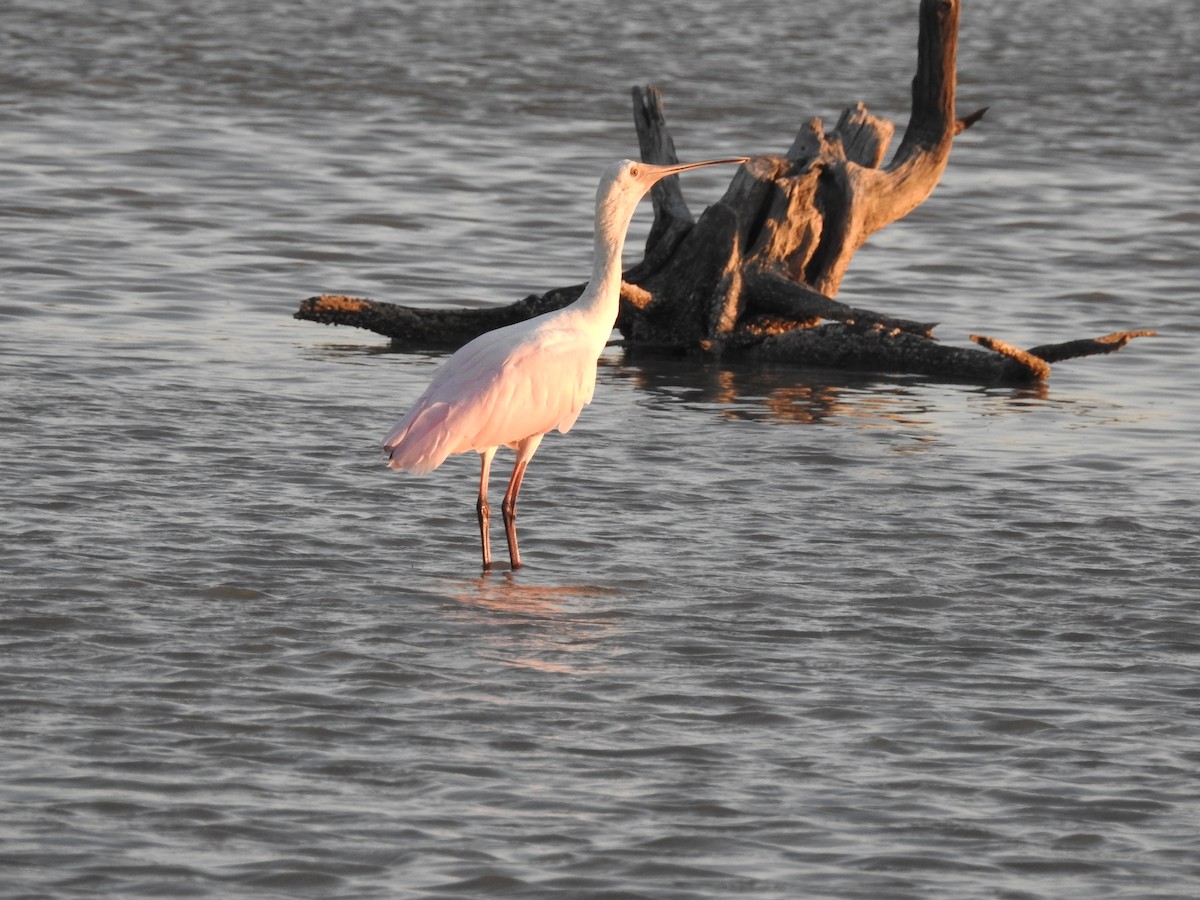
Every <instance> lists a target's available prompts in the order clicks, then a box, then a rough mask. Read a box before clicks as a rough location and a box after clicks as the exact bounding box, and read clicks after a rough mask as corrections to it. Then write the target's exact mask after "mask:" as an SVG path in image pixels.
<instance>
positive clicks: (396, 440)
mask: <svg viewBox="0 0 1200 900" xmlns="http://www.w3.org/2000/svg"><path fill="white" fill-rule="evenodd" d="M748 161H749V158H748V157H744V156H738V157H728V158H724V159H711V160H706V161H703V162H691V163H675V164H671V165H656V164H651V163H645V162H637V161H634V160H629V159H624V160H618V161H617V162H614V163H611V164H610V165H609V166H608V167H607V168H605V170H604V172H603V174H602V175H601V177H600V183H599V186H598V187H597V189H596V212H595V231H594V236H593V241H594V244H595V251H594V252H595V256H594V258H593V261H592V274H591V278H590V280H589V281H588V283H587V285H586V286H585V288H584V290H583V293H582V294H580V296H579V297H578V299H576V300H575V301H574V302H573V303H571V304H569V305H567V306H565V307H563V308H561V309H557V310H553V311H551V312H548V313H543V314H542V315H540V316H535V317H533V318H530V319H526V320H524V321H521V322H516V323H513V324H511V325H505V326H503V327H501V328H497V329H495V330H493V331H488V332H485V333H483V334H481V335H479V336H478V337H476V338H475V339H474V340H472V341H470V342H469V343H467V344H464V345H463V346H462V347H461V348H459V349H458V350H457V351H456V352H455V353H454V354H453V355H451V356H450V358H449V359H447V360H446V361H445V362H444V363H443V364H442V365H441V366H440V367H439V368H438V369H437V371H436V372H435V373H434V375H433V378H432V380H431V381H430V383H429V386H428V387H427V388H426V389H425V392H424V393H422V394H421V396H420V397H419V398H418V399H417V400H416V402H415V403H414V404H413V405H412V406H411V407H410V408H409V410H408V412H407V413H406V414H405V415H404V417H403V418H401V419H400V421H399V422H397V423H396V425H395V427H394V428H392V430H391V432H390V433H389V434H388V435H387V438H386V439H385V440H384V444H383V449H384V459H385V461H386V462H387V465H388V466H389V467H390V468H392V469H396V470H402V471H407V472H410V473H413V474H417V475H420V474H424V473H426V472H431V471H432V470H434V469H436V468H437V467H438V466H440V465H441V464H442V463H443V462H444V461H445V460H446V458H447V457H449V456H452V455H455V454H459V453H466V452H468V451H472V450H473V451H475V452H477V453H478V454H479V455H480V457H481V468H480V475H479V495H478V498H477V500H476V503H475V512H476V517H477V519H478V522H479V533H480V541H481V543H482V549H483V570H484V572H487V571H488V570H490V569H492V567H493V563H492V554H491V546H490V538H489V528H488V526H489V522H490V519H491V507H490V505H489V504H488V481H489V476H490V474H491V466H492V460H493V458H494V457H495V455H496V451H497V450H498V449H499V448H500V447H503V446H507V447H511V448H512V449H514V450H515V451H516V462H515V463H514V464H513V470H512V476H511V478H510V479H509V482H508V489H507V490H506V492H505V494H504V500H503V502H502V503H501V505H500V510H501V514H502V517H503V520H504V531H505V536H506V538H507V540H508V553H509V561H510V563H511V566H512V569H513V570H516V569H519V568H521V566H522V562H521V554H520V549H519V548H518V546H517V526H516V520H517V494H518V493H519V492H520V490H521V483H522V481H523V480H524V477H525V469H526V467H527V466H528V465H529V461H530V459H531V458H532V457H533V454H534V453H535V452H536V451H537V449H538V445H539V444H541V441H542V438H543V437H544V436H545V435H546V434H547V433H548V432H550V431H553V430H554V429H558V431H560V432H563V433H566V432H567V431H569V430H570V428H571V426H572V425H574V424H575V420H576V419H577V418H578V416H579V413H580V411H581V410H582V409H583V407H584V406H586V405H587V404H588V403H590V402H591V400H592V395H593V392H594V390H595V387H596V363H597V360H598V359H599V357H600V354H601V352H603V350H604V347H605V345H606V344H607V342H608V338H609V337H610V335H611V334H612V330H613V327H614V326H615V324H616V319H617V312H618V308H619V305H620V294H621V252H622V249H623V248H624V244H625V235H626V232H627V231H628V230H629V224H630V222H631V221H632V220H633V214H634V211H635V209H636V208H637V205H638V203H639V201H641V199H642V198H643V197H644V196H645V195H646V194H647V193H648V192H649V191H650V189H651V187H653V186H654V184H655V183H656V182H658V181H660V180H661V179H663V178H666V177H668V176H671V175H676V174H678V173H680V172H685V171H688V170H690V169H698V168H701V167H703V166H713V165H719V164H723V163H745V162H748Z"/></svg>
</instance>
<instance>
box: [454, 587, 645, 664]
mask: <svg viewBox="0 0 1200 900" xmlns="http://www.w3.org/2000/svg"><path fill="white" fill-rule="evenodd" d="M620 594H621V592H620V591H618V590H616V589H613V588H603V587H598V586H595V585H535V584H524V583H522V582H521V581H520V580H518V579H517V578H515V577H514V576H513V574H512V573H511V572H503V573H492V574H488V575H482V576H480V577H479V578H473V579H471V580H469V581H465V582H458V583H457V584H456V585H455V586H454V587H453V588H452V590H451V591H450V596H451V597H452V598H453V599H454V600H455V601H456V602H457V603H459V604H460V605H461V607H460V608H461V609H463V610H464V611H472V612H474V613H478V614H483V613H486V614H490V615H495V616H497V617H498V618H499V621H498V622H496V621H493V622H490V623H489V627H488V628H487V629H486V630H485V631H484V632H483V635H484V640H485V641H486V646H487V648H488V651H489V655H491V656H493V657H494V658H495V659H497V660H499V661H500V662H502V663H504V664H505V665H509V666H516V667H519V668H525V669H534V670H537V671H539V672H548V673H554V674H566V675H577V674H580V673H582V672H595V671H598V670H600V669H602V668H604V667H603V666H602V665H597V664H596V658H597V657H596V655H595V654H593V653H592V652H591V651H592V650H593V649H594V648H595V647H596V645H597V643H598V641H599V639H600V638H601V637H602V636H603V635H604V634H606V633H607V632H609V631H610V630H611V629H612V627H613V618H612V617H610V616H607V615H605V614H604V613H602V612H598V613H595V614H589V612H588V610H587V609H586V607H584V608H579V607H580V606H581V604H580V603H579V601H581V600H588V599H592V598H597V597H608V596H620ZM497 624H499V625H520V626H521V627H519V628H503V627H500V628H498V627H495V626H496V625H497Z"/></svg>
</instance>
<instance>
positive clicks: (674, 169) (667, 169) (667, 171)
mask: <svg viewBox="0 0 1200 900" xmlns="http://www.w3.org/2000/svg"><path fill="white" fill-rule="evenodd" d="M749 161H750V157H748V156H729V157H726V158H725V159H706V160H704V161H703V162H690V163H674V164H672V165H669V166H657V165H652V164H650V163H646V164H645V165H646V168H647V169H649V170H650V171H651V172H652V173H654V174H655V175H657V176H658V177H659V178H666V177H667V176H668V175H677V174H679V173H680V172H686V171H687V170H688V169H700V168H703V167H704V166H719V165H721V164H722V163H745V162H749Z"/></svg>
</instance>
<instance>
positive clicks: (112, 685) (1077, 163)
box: [0, 0, 1200, 898]
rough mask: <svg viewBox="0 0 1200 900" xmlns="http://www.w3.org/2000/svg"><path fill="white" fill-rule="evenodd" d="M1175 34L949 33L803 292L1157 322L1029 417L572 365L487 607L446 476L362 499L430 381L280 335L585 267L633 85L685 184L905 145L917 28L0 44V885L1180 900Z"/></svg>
mask: <svg viewBox="0 0 1200 900" xmlns="http://www.w3.org/2000/svg"><path fill="white" fill-rule="evenodd" d="M1187 6H1188V4H1178V3H1167V2H1165V0H1163V2H1157V0H1147V2H1143V3H1140V4H1130V5H1128V6H1127V5H1126V4H1120V3H1116V2H1109V0H1099V2H1095V3H1092V4H1090V5H1089V6H1088V7H1087V9H1086V10H1072V12H1071V14H1070V15H1063V14H1062V13H1061V11H1060V10H1059V9H1058V7H1056V6H1054V5H1052V4H1050V5H1048V4H1038V3H1032V2H1014V3H1007V4H993V5H991V6H990V7H988V6H985V5H984V4H977V3H974V2H970V0H968V3H967V6H966V9H965V10H964V13H963V26H962V28H963V30H962V47H961V51H960V60H961V75H962V83H961V87H960V100H959V103H960V108H961V109H962V110H963V111H964V112H965V111H970V110H972V109H975V108H977V107H979V106H983V105H990V106H991V110H990V111H989V113H988V116H987V118H986V119H985V120H984V122H983V123H982V124H980V125H979V126H976V128H974V129H972V130H971V131H969V132H966V133H965V134H964V135H962V137H961V138H960V139H959V142H958V143H957V145H956V148H955V152H954V155H953V157H952V160H951V164H950V168H949V170H948V171H947V173H946V176H945V178H944V180H943V182H942V184H941V186H940V187H939V189H938V191H937V192H936V193H935V194H934V196H933V198H932V199H931V200H930V201H929V202H928V203H927V204H925V206H923V207H922V208H920V209H919V210H918V211H916V212H915V213H914V214H913V215H912V216H911V217H910V218H909V219H908V220H906V221H905V222H903V223H899V224H897V225H894V226H892V227H890V228H889V229H887V230H885V231H884V232H882V233H880V234H879V235H878V236H877V237H876V238H875V239H874V240H873V241H872V243H871V244H870V245H869V246H868V247H867V248H865V249H864V250H863V251H861V252H860V254H859V255H858V257H857V258H856V260H855V262H854V264H853V266H852V267H851V270H850V273H849V275H848V276H847V279H846V281H845V284H844V287H843V291H842V298H843V299H845V300H846V301H847V302H850V303H854V304H856V305H862V306H868V307H874V308H878V309H881V310H884V311H889V312H893V313H895V314H898V315H904V316H908V317H911V318H919V319H937V320H939V321H941V323H942V325H941V326H940V328H939V334H940V336H941V337H942V339H943V340H944V341H947V342H954V343H962V342H964V341H965V340H966V335H967V334H968V333H970V332H972V331H979V332H983V333H986V334H991V335H994V336H996V337H1000V338H1003V339H1005V340H1009V341H1012V342H1014V343H1018V344H1023V345H1026V346H1029V345H1033V344H1036V343H1041V342H1045V341H1050V340H1065V339H1070V338H1074V337H1082V336H1090V335H1099V334H1103V333H1106V332H1108V331H1111V330H1115V329H1120V328H1158V329H1159V330H1160V331H1161V336H1160V337H1158V338H1155V339H1147V340H1144V341H1140V342H1136V343H1135V344H1133V345H1131V346H1130V347H1128V348H1126V349H1125V350H1124V351H1122V352H1121V353H1119V354H1116V355H1115V356H1111V357H1107V358H1095V359H1089V360H1079V361H1073V362H1069V363H1064V364H1061V365H1059V366H1056V367H1055V371H1054V373H1053V376H1052V378H1051V381H1050V382H1049V384H1048V385H1047V386H1046V387H1045V388H1042V389H1035V390H1011V389H1003V390H1001V389H981V388H976V387H972V386H964V385H944V384H937V383H929V382H926V381H923V380H921V379H913V378H894V377H886V376H861V377H860V376H848V375H845V374H841V373H836V372H824V371H804V370H800V371H796V370H770V371H765V372H753V371H749V370H744V369H740V370H739V369H727V368H722V367H697V366H693V365H683V364H676V363H671V364H668V363H654V362H649V361H638V362H637V363H632V362H628V361H626V360H624V359H623V357H622V355H621V352H620V351H619V350H617V349H613V350H610V351H609V352H607V353H606V354H605V356H604V357H603V359H602V360H601V367H600V376H599V385H598V389H597V395H596V401H595V403H594V404H593V405H592V406H591V407H589V408H588V409H587V410H586V411H585V412H584V414H583V416H582V417H581V419H580V421H579V423H578V425H577V426H576V428H575V430H574V431H572V433H571V434H570V435H568V436H566V437H562V436H557V435H556V436H552V437H550V438H548V439H547V440H546V441H545V443H544V444H543V448H542V450H541V451H540V452H539V454H538V456H537V458H536V459H535V461H534V463H533V466H532V467H531V469H530V476H529V479H528V480H527V486H526V489H525V491H524V492H523V495H522V497H523V506H522V527H523V532H522V534H523V542H522V549H523V551H524V553H525V556H526V561H527V563H528V564H529V565H528V568H526V569H524V570H522V571H520V572H518V573H515V574H509V573H495V574H493V575H491V576H490V577H487V578H483V577H480V576H479V574H478V571H477V561H476V557H477V546H476V538H475V536H474V526H473V523H472V519H473V510H472V506H473V491H474V485H473V479H474V477H475V472H476V465H477V464H476V462H475V461H473V460H472V459H468V458H457V459H455V460H452V461H451V462H449V463H447V465H446V466H445V467H444V468H443V469H441V470H439V472H438V473H436V474H434V475H432V476H430V477H427V478H420V479H417V478H409V477H404V476H398V475H396V474H394V473H390V472H388V471H387V470H385V469H383V467H381V466H380V465H379V463H378V460H377V446H378V443H379V440H380V439H381V437H382V435H383V433H384V432H386V430H387V428H388V427H390V425H391V423H392V421H393V420H394V419H395V418H396V417H397V416H398V415H399V414H400V412H401V411H402V410H403V409H404V408H405V406H406V404H407V403H408V402H410V401H411V400H412V399H413V398H414V397H415V396H416V395H417V394H418V393H419V391H420V389H421V387H422V385H423V384H424V382H425V381H426V380H427V378H428V377H429V375H430V372H431V371H432V368H433V366H434V365H435V364H436V363H437V361H438V360H437V357H435V356H432V355H425V354H407V355H399V354H391V353H385V352H380V351H381V350H383V349H385V348H384V346H383V344H384V342H383V341H382V339H379V338H377V337H375V336H373V335H370V334H368V333H365V332H357V331H353V330H344V329H343V330H331V329H326V328H323V327H320V326H316V325H312V324H308V323H301V322H296V321H294V320H293V319H292V318H291V313H292V312H293V311H294V310H295V308H296V306H297V304H298V302H299V301H300V300H301V299H302V298H304V297H306V296H308V295H311V294H314V293H318V292H321V291H338V292H346V293H356V294H360V295H366V296H374V297H378V298H380V299H387V300H394V301H399V302H405V303H414V304H429V305H433V304H441V303H446V304H453V303H486V302H510V301H511V300H514V299H517V298H519V297H521V296H523V295H524V294H525V293H528V292H529V291H532V290H541V289H545V288H549V287H554V286H558V285H562V284H570V283H574V282H576V281H578V280H580V278H581V277H582V274H583V273H585V272H586V271H587V268H588V262H589V260H588V253H589V251H590V240H589V230H590V225H589V215H590V204H591V199H592V193H593V190H594V183H595V178H596V175H597V173H598V172H599V170H600V168H601V167H602V166H603V165H604V163H605V162H607V161H608V160H609V159H612V158H615V157H619V156H625V155H629V154H630V153H631V152H632V151H633V148H634V147H635V143H634V139H633V133H632V127H631V126H630V125H629V123H628V116H629V114H628V106H629V101H628V95H627V89H628V87H629V85H631V84H634V83H640V82H654V83H657V84H660V85H661V86H662V87H663V88H664V90H665V91H666V100H667V110H668V116H669V120H670V121H671V124H672V127H673V130H674V133H675V136H676V141H677V144H678V146H679V148H680V152H681V155H683V156H684V157H685V158H702V157H708V156H717V155H727V154H733V153H743V152H750V153H754V152H771V151H774V152H778V151H780V150H782V149H784V148H786V147H787V145H788V144H789V143H790V141H791V138H792V136H793V134H794V131H795V129H796V128H797V127H798V126H799V124H800V123H801V122H802V121H803V120H804V119H806V118H807V117H808V116H810V115H824V116H826V117H827V119H832V118H833V117H835V116H836V113H837V111H838V110H839V109H840V108H841V107H842V106H843V105H845V104H847V103H850V102H853V101H854V100H857V99H859V98H862V99H864V100H866V101H867V102H868V103H869V104H870V105H871V107H872V109H873V110H874V111H876V112H878V113H880V114H885V115H889V116H892V117H897V118H899V119H900V120H901V122H902V121H903V117H904V115H905V110H906V102H907V91H908V81H909V79H910V78H911V73H912V67H913V60H914V57H913V45H914V42H915V28H916V26H915V7H916V4H915V3H898V4H888V5H887V7H886V8H881V7H880V6H879V5H878V4H873V3H833V2H826V0H822V2H814V3H810V4H807V5H806V6H805V7H804V9H803V10H800V9H797V8H794V7H793V6H791V5H787V4H781V3H767V4H765V5H763V4H760V5H759V6H758V7H755V11H754V13H753V14H750V13H748V12H747V13H742V12H737V11H734V10H732V8H730V7H729V6H728V5H727V4H717V3H713V2H710V0H681V2H678V3H673V4H669V5H664V6H660V7H658V8H657V9H655V10H653V12H652V11H651V10H650V9H649V8H648V7H644V6H639V5H636V4H626V3H618V4H612V3H607V4H600V3H590V2H583V0H580V2H573V3H564V4H559V5H557V6H555V7H554V8H553V14H552V15H543V14H542V12H541V8H538V9H537V10H535V11H529V12H526V11H513V10H511V9H509V8H507V7H506V6H505V5H501V4H467V3H461V2H456V0H439V2H438V3H436V4H435V3H399V2H394V3H388V2H382V0H381V2H375V3H370V2H356V3H349V4H326V3H317V2H296V3H283V2H274V3H259V4H249V5H247V4H241V3H232V2H228V0H208V2H205V3H195V4H187V5H185V8H183V9H179V8H178V7H179V5H178V4H171V3H166V2H163V0H140V2H135V0H129V2H125V3H115V4H91V5H87V7H86V9H84V8H81V7H80V5H79V4H74V3H66V2H59V3H55V2H47V0H37V2H14V3H10V4H9V6H8V8H7V11H6V13H5V26H6V27H5V32H4V34H3V36H2V37H0V42H2V46H0V49H2V51H3V58H4V60H5V65H4V71H3V73H0V83H2V84H3V88H4V94H5V96H6V98H7V103H6V106H5V110H4V113H3V116H4V127H3V134H2V136H0V147H2V148H3V154H2V155H0V186H2V191H0V198H2V199H0V229H2V231H0V241H2V244H3V247H4V249H5V252H4V254H3V258H2V259H0V270H2V271H0V275H2V278H0V284H2V285H3V292H2V293H0V461H2V463H3V468H4V478H3V488H2V493H0V499H2V502H3V506H2V508H3V514H2V516H0V534H2V540H0V571H2V577H3V587H2V588H0V591H2V595H3V605H2V606H0V635H2V640H3V650H2V652H0V710H2V712H3V721H4V727H3V729H2V730H0V774H2V778H0V791H2V795H0V799H2V800H3V804H2V806H0V810H2V811H0V895H3V896H5V897H22V898H34V897H54V898H70V897H85V896H120V897H168V896H172V897H174V896H180V897H182V896H190V897H214V898H215V897H221V898H228V897H254V898H262V897H345V898H374V897H378V898H393V897H424V896H430V897H487V896H512V897H522V898H525V897H531V898H537V897H572V898H589V897H630V898H633V897H642V898H685V897H686V898H725V897H744V896H745V897H750V896H753V897H763V898H793V897H797V896H811V897H864V898H865V897H885V896H886V897H905V898H908V897H911V898H927V897H962V898H968V897H1006V898H1035V897H1036V898H1063V897H1087V898H1096V897H1139V898H1142V897H1145V898H1150V897H1155V898H1166V897H1190V896H1194V895H1195V894H1196V893H1197V892H1198V891H1200V863H1198V862H1197V859H1200V855H1198V854H1200V840H1198V839H1197V833H1198V826H1200V783H1198V779H1197V777H1196V774H1195V773H1196V771H1197V769H1198V768H1200V751H1198V750H1197V747H1198V746H1200V744H1198V740H1200V721H1198V718H1197V717H1198V712H1200V688H1197V664H1198V663H1200V659H1198V653H1200V599H1198V595H1200V590H1198V586H1200V563H1198V559H1200V542H1198V539H1197V524H1198V523H1197V515H1196V502H1197V499H1198V497H1200V489H1198V484H1200V479H1198V476H1200V471H1198V469H1200V466H1198V464H1197V456H1196V450H1195V446H1196V439H1197V436H1198V435H1200V408H1198V403H1197V400H1196V394H1197V382H1196V376H1195V364H1194V352H1193V346H1194V344H1195V342H1196V339H1197V336H1198V332H1200V322H1198V317H1197V312H1196V304H1195V285H1196V282H1197V275H1198V269H1200V266H1198V265H1197V258H1198V251H1200V241H1198V240H1197V225H1198V224H1200V214H1198V213H1197V209H1200V185H1198V182H1197V179H1196V177H1195V165H1194V159H1193V152H1192V148H1193V145H1194V143H1195V138H1196V137H1197V135H1198V134H1200V121H1198V118H1200V115H1198V113H1197V110H1200V82H1198V81H1197V79H1196V78H1195V77H1193V75H1192V74H1191V73H1189V72H1188V71H1187V69H1186V66H1185V65H1184V63H1183V61H1185V60H1188V59H1191V58H1192V57H1194V55H1195V48H1196V47H1197V46H1198V45H1200V33H1198V31H1200V28H1198V25H1197V19H1196V17H1195V16H1194V15H1193V14H1192V12H1193V11H1192V10H1189V9H1187V8H1186V7H1187ZM727 174H728V173H723V172H720V171H717V170H710V171H704V172H697V173H694V174H693V175H692V176H690V177H689V179H688V182H687V184H686V185H685V188H686V190H687V192H688V196H689V198H690V199H691V200H692V203H693V205H694V206H695V207H696V208H701V207H702V206H703V205H704V203H706V202H709V201H710V200H711V199H712V198H713V197H715V196H718V195H719V193H720V191H721V189H722V188H723V180H724V179H725V178H727ZM648 222H649V215H648V206H647V207H646V208H644V209H642V210H641V211H640V212H639V215H638V221H637V223H636V225H635V235H636V234H643V233H644V230H645V228H646V227H647V226H648ZM638 229H640V231H639V230H638ZM631 243H632V244H633V245H634V246H633V248H632V249H631V253H630V255H631V258H634V259H635V258H636V244H637V240H636V238H635V240H634V241H633V242H631ZM498 477H499V476H498Z"/></svg>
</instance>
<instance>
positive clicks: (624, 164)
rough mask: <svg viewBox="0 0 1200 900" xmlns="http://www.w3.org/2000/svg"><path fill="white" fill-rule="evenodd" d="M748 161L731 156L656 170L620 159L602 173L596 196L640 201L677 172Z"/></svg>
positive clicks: (647, 165) (646, 165)
mask: <svg viewBox="0 0 1200 900" xmlns="http://www.w3.org/2000/svg"><path fill="white" fill-rule="evenodd" d="M748 161H749V157H746V156H733V157H728V158H726V159H709V160H704V161H703V162H692V163H674V164H672V165H665V166H660V165H655V164H653V163H645V162H638V161H636V160H632V159H622V160H618V161H617V162H615V163H613V164H612V165H610V166H609V167H608V168H607V169H605V170H604V175H603V176H602V177H601V178H600V188H599V191H598V196H600V197H604V196H609V195H612V194H620V195H624V196H626V197H637V198H638V199H640V198H641V197H642V196H643V195H645V193H646V192H647V191H649V190H650V188H652V187H653V186H654V185H655V183H656V182H658V181H661V180H662V179H664V178H667V177H668V176H670V175H677V174H679V173H680V172H686V171H688V170H689V169H699V168H702V167H704V166H716V165H720V164H721V163H744V162H748Z"/></svg>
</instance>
